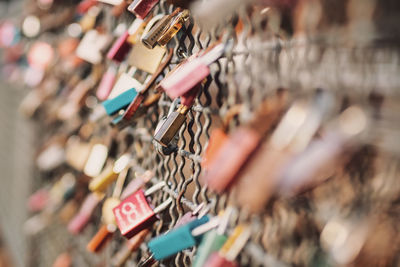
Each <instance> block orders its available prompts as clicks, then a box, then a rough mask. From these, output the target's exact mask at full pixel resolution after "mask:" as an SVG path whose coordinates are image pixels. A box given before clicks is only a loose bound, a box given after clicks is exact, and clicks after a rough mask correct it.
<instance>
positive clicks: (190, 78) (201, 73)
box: [160, 59, 210, 99]
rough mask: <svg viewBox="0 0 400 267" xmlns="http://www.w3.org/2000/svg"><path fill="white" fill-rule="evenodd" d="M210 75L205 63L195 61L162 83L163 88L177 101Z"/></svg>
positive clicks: (188, 63)
mask: <svg viewBox="0 0 400 267" xmlns="http://www.w3.org/2000/svg"><path fill="white" fill-rule="evenodd" d="M209 74H210V69H209V68H208V66H207V65H205V64H204V63H203V61H201V60H199V59H194V60H192V61H190V62H187V63H186V64H185V65H183V66H182V67H181V68H180V69H179V70H177V71H176V72H175V73H173V74H172V75H171V76H169V77H166V78H165V79H164V80H162V81H161V84H160V85H161V87H162V88H163V89H164V91H165V92H166V93H167V95H168V96H169V97H170V98H172V99H175V98H177V97H179V96H182V95H184V94H185V93H187V92H189V91H190V90H191V89H192V88H193V87H194V86H196V85H197V84H199V83H201V81H203V80H204V79H205V78H207V76H208V75H209Z"/></svg>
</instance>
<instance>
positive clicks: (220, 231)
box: [193, 207, 233, 267]
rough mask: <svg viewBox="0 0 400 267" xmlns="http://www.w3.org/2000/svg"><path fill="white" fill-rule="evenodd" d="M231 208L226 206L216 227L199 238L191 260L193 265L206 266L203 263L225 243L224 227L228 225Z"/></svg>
mask: <svg viewBox="0 0 400 267" xmlns="http://www.w3.org/2000/svg"><path fill="white" fill-rule="evenodd" d="M232 212H233V209H232V208H231V207H228V208H227V209H226V210H225V211H224V212H223V214H222V218H221V221H219V225H218V228H217V229H213V230H211V231H209V232H208V233H206V234H205V235H204V237H203V239H202V240H201V243H200V245H199V248H198V250H197V254H196V256H195V258H194V261H193V267H203V266H206V265H205V263H206V261H207V259H208V258H209V256H210V255H211V254H212V253H213V252H217V251H219V250H220V249H221V248H222V246H223V245H224V244H225V242H226V240H227V239H228V237H227V236H226V234H225V232H226V228H227V226H228V222H229V218H230V217H231V215H232Z"/></svg>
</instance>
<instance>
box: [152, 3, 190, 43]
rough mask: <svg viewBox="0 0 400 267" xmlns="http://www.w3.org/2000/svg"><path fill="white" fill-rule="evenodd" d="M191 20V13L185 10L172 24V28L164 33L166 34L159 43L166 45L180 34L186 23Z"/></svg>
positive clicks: (159, 39)
mask: <svg viewBox="0 0 400 267" xmlns="http://www.w3.org/2000/svg"><path fill="white" fill-rule="evenodd" d="M188 18H189V11H188V10H184V11H182V12H181V13H179V14H178V16H177V17H176V18H174V20H173V21H172V22H171V23H170V26H168V28H167V29H166V30H165V31H164V33H163V34H162V35H161V36H160V37H159V38H158V41H157V43H158V44H159V45H161V46H164V45H166V44H167V43H168V42H169V41H171V39H172V38H173V37H174V36H175V35H176V34H177V33H178V32H179V30H180V29H181V28H182V27H183V24H184V23H185V21H186V20H187V19H188Z"/></svg>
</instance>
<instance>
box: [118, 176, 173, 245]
mask: <svg viewBox="0 0 400 267" xmlns="http://www.w3.org/2000/svg"><path fill="white" fill-rule="evenodd" d="M164 186H166V183H165V182H161V183H159V184H156V185H154V186H153V187H151V188H149V189H148V190H147V191H146V192H145V191H143V190H139V191H137V192H135V193H133V194H132V195H131V196H129V197H127V198H126V199H124V200H123V201H121V203H120V204H119V205H118V206H117V207H115V208H114V209H113V212H114V216H115V219H116V222H117V225H118V228H119V230H120V231H121V234H122V235H123V236H125V237H127V238H131V237H133V236H134V235H136V234H137V233H139V232H140V231H142V230H143V229H146V228H148V227H149V226H150V225H152V224H153V223H154V222H155V221H156V220H157V213H158V212H161V211H162V210H164V209H166V208H167V207H168V206H169V205H170V204H171V203H172V199H171V198H169V199H168V200H166V201H164V202H163V203H162V204H161V205H159V206H158V207H156V208H155V209H154V210H153V209H152V208H151V207H150V205H149V203H148V202H147V199H146V197H147V196H149V195H150V194H152V193H153V192H154V191H156V190H159V189H161V188H162V187H164Z"/></svg>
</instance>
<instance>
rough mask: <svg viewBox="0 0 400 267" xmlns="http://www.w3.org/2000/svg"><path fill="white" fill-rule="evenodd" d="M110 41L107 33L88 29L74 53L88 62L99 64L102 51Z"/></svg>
mask: <svg viewBox="0 0 400 267" xmlns="http://www.w3.org/2000/svg"><path fill="white" fill-rule="evenodd" d="M110 41H111V38H110V36H109V35H107V34H104V33H99V32H98V31H96V30H90V31H88V32H87V33H86V34H85V36H84V37H83V39H82V40H81V42H80V43H79V46H78V48H77V49H76V55H77V56H78V57H80V58H81V59H83V60H86V61H87V62H89V63H92V64H99V63H100V62H101V60H102V59H103V56H102V51H103V50H104V49H105V48H106V47H107V46H108V44H109V43H110Z"/></svg>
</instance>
